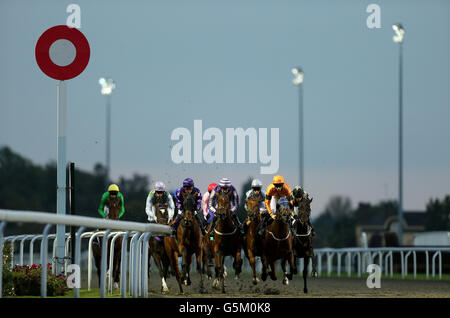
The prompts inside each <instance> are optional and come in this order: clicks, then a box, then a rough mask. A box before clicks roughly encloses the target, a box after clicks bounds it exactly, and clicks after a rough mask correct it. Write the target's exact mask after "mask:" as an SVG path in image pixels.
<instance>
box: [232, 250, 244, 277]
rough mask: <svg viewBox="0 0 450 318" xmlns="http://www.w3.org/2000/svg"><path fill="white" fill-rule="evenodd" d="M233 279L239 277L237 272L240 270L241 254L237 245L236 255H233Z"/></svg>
mask: <svg viewBox="0 0 450 318" xmlns="http://www.w3.org/2000/svg"><path fill="white" fill-rule="evenodd" d="M233 263H234V264H233V265H234V275H235V276H234V279H239V274H240V273H241V271H242V256H241V248H240V247H239V248H238V249H237V251H236V255H235V257H234V262H233Z"/></svg>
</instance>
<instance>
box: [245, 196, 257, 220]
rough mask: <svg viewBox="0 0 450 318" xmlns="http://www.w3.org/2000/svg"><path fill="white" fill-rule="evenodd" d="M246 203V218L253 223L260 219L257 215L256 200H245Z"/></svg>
mask: <svg viewBox="0 0 450 318" xmlns="http://www.w3.org/2000/svg"><path fill="white" fill-rule="evenodd" d="M245 202H247V216H248V218H249V220H250V221H254V220H257V219H259V218H260V213H259V200H258V199H257V198H249V199H245Z"/></svg>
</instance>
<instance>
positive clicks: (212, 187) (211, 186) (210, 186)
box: [208, 183, 217, 192]
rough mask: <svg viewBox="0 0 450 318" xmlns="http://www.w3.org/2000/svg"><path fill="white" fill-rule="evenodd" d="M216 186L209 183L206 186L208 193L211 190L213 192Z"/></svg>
mask: <svg viewBox="0 0 450 318" xmlns="http://www.w3.org/2000/svg"><path fill="white" fill-rule="evenodd" d="M216 186H217V183H211V184H210V185H209V186H208V192H211V191H212V190H214V188H215V187H216Z"/></svg>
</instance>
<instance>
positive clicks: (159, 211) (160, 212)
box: [155, 202, 169, 224]
mask: <svg viewBox="0 0 450 318" xmlns="http://www.w3.org/2000/svg"><path fill="white" fill-rule="evenodd" d="M168 207H169V204H168V203H167V202H164V203H163V202H158V203H156V204H155V210H156V212H155V215H156V222H157V223H159V224H167V223H168V221H169V212H168V210H167V208H168Z"/></svg>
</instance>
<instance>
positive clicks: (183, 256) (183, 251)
mask: <svg viewBox="0 0 450 318" xmlns="http://www.w3.org/2000/svg"><path fill="white" fill-rule="evenodd" d="M180 250H181V280H182V281H183V284H184V285H186V286H187V278H186V273H187V270H186V269H187V268H186V264H187V249H186V248H185V247H182V248H181V249H180Z"/></svg>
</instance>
